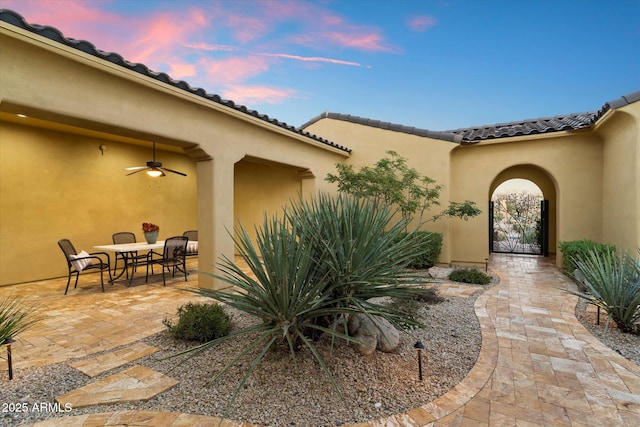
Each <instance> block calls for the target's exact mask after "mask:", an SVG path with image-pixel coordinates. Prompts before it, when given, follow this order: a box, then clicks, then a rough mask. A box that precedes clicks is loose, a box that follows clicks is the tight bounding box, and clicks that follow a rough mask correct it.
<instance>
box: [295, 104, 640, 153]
mask: <svg viewBox="0 0 640 427" xmlns="http://www.w3.org/2000/svg"><path fill="white" fill-rule="evenodd" d="M639 100H640V91H637V92H633V93H630V94H629V95H625V96H622V97H620V98H618V99H615V100H613V101H609V102H607V103H606V104H604V106H603V107H602V108H601V109H600V110H598V111H591V112H587V113H575V114H568V115H562V116H554V117H543V118H539V119H530V120H520V121H516V122H508V123H497V124H492V125H483V126H474V127H468V128H460V129H453V130H446V131H441V132H438V131H431V130H427V129H420V128H415V127H409V126H403V125H399V124H394V123H389V122H381V121H379V120H371V119H365V118H362V117H357V116H351V115H349V114H340V113H329V112H326V113H322V114H321V115H319V116H317V117H314V118H313V119H311V120H309V121H308V122H307V123H305V124H303V125H302V126H301V128H302V129H304V128H306V127H308V126H310V125H312V124H313V123H315V122H317V121H319V120H321V119H324V118H329V119H335V120H343V121H347V122H351V123H358V124H361V125H365V126H372V127H377V128H380V129H387V130H392V131H395V132H404V133H410V134H414V135H418V136H424V137H428V138H434V139H442V140H445V141H452V142H457V143H461V144H475V143H478V142H480V141H484V140H488V139H496V138H507V137H514V136H524V135H534V134H542V133H550V132H560V131H571V130H578V129H585V128H589V127H591V126H592V125H593V124H594V123H596V122H597V121H598V120H599V119H600V117H602V116H603V115H604V114H605V113H606V112H607V111H609V110H612V109H617V108H620V107H623V106H625V105H628V104H632V103H634V102H636V101H639Z"/></svg>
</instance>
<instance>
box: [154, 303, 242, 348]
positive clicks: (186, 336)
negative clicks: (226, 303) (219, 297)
mask: <svg viewBox="0 0 640 427" xmlns="http://www.w3.org/2000/svg"><path fill="white" fill-rule="evenodd" d="M162 323H163V324H164V325H165V326H166V327H167V329H168V330H169V332H171V334H172V335H173V336H174V337H176V338H178V339H181V340H188V341H200V342H208V341H211V340H214V339H216V338H220V337H224V336H226V335H228V334H229V331H230V330H231V325H232V322H231V316H229V315H228V314H227V313H226V312H225V310H224V308H223V307H222V306H221V305H220V304H193V303H190V302H189V303H187V304H185V305H183V306H181V307H179V308H178V322H177V323H175V324H174V323H173V322H172V321H171V320H169V319H164V320H163V321H162Z"/></svg>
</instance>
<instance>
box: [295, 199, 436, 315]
mask: <svg viewBox="0 0 640 427" xmlns="http://www.w3.org/2000/svg"><path fill="white" fill-rule="evenodd" d="M286 216H287V218H288V220H289V222H291V223H292V224H295V225H297V227H298V228H299V229H304V230H305V233H304V235H302V236H300V240H301V241H305V242H306V243H307V244H308V245H310V246H311V247H312V248H313V253H314V260H315V269H316V274H318V275H320V276H323V277H324V276H326V277H327V279H328V280H327V282H328V283H330V284H331V289H326V290H325V292H326V293H329V294H331V295H332V301H333V303H334V304H335V307H336V308H337V309H340V308H342V307H349V308H354V309H355V311H356V312H359V313H363V314H365V315H377V316H380V317H383V318H385V319H387V320H388V321H390V322H391V323H393V324H394V325H396V326H399V327H402V326H406V325H407V324H414V325H415V326H420V325H418V324H415V323H414V322H411V321H410V319H407V317H406V315H405V314H403V313H402V312H399V311H396V310H394V309H393V308H391V307H389V306H387V305H383V304H380V303H378V302H377V301H379V300H377V299H375V298H377V297H391V298H393V299H395V300H403V299H404V300H409V299H413V298H414V297H415V296H417V295H418V294H419V293H421V292H422V288H421V287H419V286H416V285H419V284H421V282H422V280H421V279H419V278H417V277H416V275H415V273H414V272H413V271H411V270H408V269H407V268H406V267H407V265H409V264H410V262H411V261H412V260H413V259H415V258H416V257H418V256H419V255H420V253H421V251H422V250H423V245H424V239H419V238H416V237H415V233H406V232H405V229H406V227H405V223H404V221H398V222H395V223H393V222H392V218H393V217H394V212H393V211H391V210H390V208H389V207H387V206H381V205H380V204H378V203H374V202H371V201H369V200H367V199H363V198H355V197H352V196H349V195H345V194H342V193H341V194H340V195H338V196H337V197H332V196H329V195H327V194H322V193H321V194H319V195H318V197H315V198H312V199H309V200H303V199H298V200H297V201H294V202H292V203H291V208H290V209H288V210H287V211H286ZM341 315H344V313H339V312H338V313H337V315H336V316H332V318H331V319H329V324H333V325H335V321H336V320H337V319H336V318H337V317H339V316H341ZM407 322H409V323H407Z"/></svg>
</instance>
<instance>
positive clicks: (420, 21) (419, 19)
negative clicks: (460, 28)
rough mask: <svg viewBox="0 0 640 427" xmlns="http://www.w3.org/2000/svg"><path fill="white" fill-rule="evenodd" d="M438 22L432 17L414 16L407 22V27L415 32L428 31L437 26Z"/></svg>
mask: <svg viewBox="0 0 640 427" xmlns="http://www.w3.org/2000/svg"><path fill="white" fill-rule="evenodd" d="M436 23H437V21H436V19H435V18H432V17H430V16H414V17H413V18H410V19H409V20H408V21H407V25H408V26H409V28H411V29H412V30H413V31H420V32H422V31H427V30H428V29H430V28H431V27H434V26H435V25H436Z"/></svg>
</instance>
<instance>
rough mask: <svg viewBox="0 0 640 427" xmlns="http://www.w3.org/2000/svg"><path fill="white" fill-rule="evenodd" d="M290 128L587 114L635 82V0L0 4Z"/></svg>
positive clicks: (436, 124)
mask: <svg viewBox="0 0 640 427" xmlns="http://www.w3.org/2000/svg"><path fill="white" fill-rule="evenodd" d="M0 7H2V8H8V9H12V10H14V11H16V12H18V13H20V14H21V15H22V16H24V17H25V19H26V20H27V22H29V23H35V24H41V25H50V26H53V27H55V28H57V29H59V30H60V31H62V32H63V33H64V34H65V36H67V37H71V38H76V39H84V40H88V41H90V42H92V43H93V44H94V45H95V46H96V47H97V48H98V49H101V50H105V51H113V52H117V53H119V54H121V55H122V56H124V57H125V58H126V59H128V60H130V61H132V62H141V63H143V64H145V65H147V66H148V67H149V68H151V69H153V70H155V71H164V72H166V73H168V74H169V75H171V76H172V77H173V78H175V79H179V80H185V81H187V82H188V83H189V84H191V85H192V86H194V87H202V88H204V89H205V90H206V91H207V92H209V93H215V94H219V95H220V96H222V97H223V98H226V99H231V100H233V101H235V102H237V103H239V104H244V105H246V106H247V107H249V108H252V109H255V110H258V111H259V112H260V113H262V114H268V115H269V116H271V117H275V118H277V119H279V120H281V121H284V122H287V123H289V124H293V125H296V126H300V125H302V124H303V123H304V122H306V121H308V120H310V119H311V118H313V117H315V116H317V115H319V114H321V113H322V112H324V111H331V112H337V113H344V114H352V115H356V116H361V117H367V118H371V119H376V120H383V121H389V122H393V123H400V124H403V125H407V126H415V127H420V128H426V129H431V130H448V129H455V128H460V127H471V126H476V125H482V124H493V123H500V122H509V121H517V120H523V119H530V118H538V117H547V116H555V115H561V114H569V113H577V112H585V111H592V110H597V109H599V108H600V107H602V105H603V104H604V103H605V102H607V101H610V100H612V99H616V98H618V97H620V96H622V95H626V94H628V93H631V92H634V91H637V90H640V24H639V23H640V1H636V0H610V1H604V0H600V1H595V0H537V1H533V0H532V1H524V0H522V1H520V0H509V1H498V0H475V1H462V0H460V1H456V0H433V1H429V0H424V1H418V0H396V1H384V0H321V1H305V0H293V1H285V0H275V1H257V0H236V1H208V0H172V1H156V0H86V1H74V0H0Z"/></svg>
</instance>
